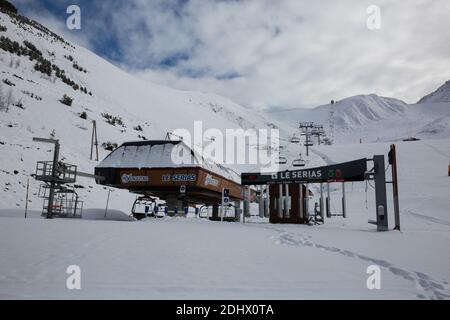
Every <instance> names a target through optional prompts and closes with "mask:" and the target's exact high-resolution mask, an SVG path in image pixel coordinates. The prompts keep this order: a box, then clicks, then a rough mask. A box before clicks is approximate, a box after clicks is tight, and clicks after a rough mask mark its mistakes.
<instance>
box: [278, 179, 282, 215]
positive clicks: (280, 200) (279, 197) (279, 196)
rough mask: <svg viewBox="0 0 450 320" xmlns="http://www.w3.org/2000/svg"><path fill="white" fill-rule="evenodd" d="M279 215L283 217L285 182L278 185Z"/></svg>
mask: <svg viewBox="0 0 450 320" xmlns="http://www.w3.org/2000/svg"><path fill="white" fill-rule="evenodd" d="M278 217H279V218H283V184H281V183H280V184H279V185H278Z"/></svg>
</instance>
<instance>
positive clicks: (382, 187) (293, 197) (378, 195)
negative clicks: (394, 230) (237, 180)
mask: <svg viewBox="0 0 450 320" xmlns="http://www.w3.org/2000/svg"><path fill="white" fill-rule="evenodd" d="M368 162H373V165H374V166H373V168H372V169H371V170H368V168H367V163H368ZM241 180H242V184H243V185H247V186H250V185H259V186H267V189H268V190H269V192H267V191H266V193H267V194H268V195H269V198H270V204H269V206H268V207H269V214H270V222H271V223H298V224H304V223H307V222H308V218H309V215H308V212H307V211H308V209H307V208H308V199H309V188H308V185H309V184H312V183H318V184H320V205H319V208H320V211H319V212H317V215H318V216H320V217H321V218H322V219H323V218H324V215H325V211H326V215H327V216H328V217H331V212H330V203H329V201H330V196H329V184H330V183H342V187H343V194H344V196H343V199H342V201H343V203H342V206H343V215H344V217H345V211H346V208H345V183H347V182H358V181H365V180H374V181H375V200H376V208H377V209H376V225H377V228H378V230H379V231H385V230H387V229H388V216H387V197H386V176H385V161H384V156H383V155H380V156H374V157H373V159H358V160H355V161H350V162H345V163H339V164H334V165H330V166H324V167H318V168H310V169H302V170H293V171H280V172H275V173H268V174H262V173H243V174H242V175H241ZM323 184H326V185H327V191H328V192H327V197H326V198H324V196H323V193H324V192H323ZM324 202H325V210H324V205H323V204H324Z"/></svg>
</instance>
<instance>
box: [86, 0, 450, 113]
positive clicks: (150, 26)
mask: <svg viewBox="0 0 450 320" xmlns="http://www.w3.org/2000/svg"><path fill="white" fill-rule="evenodd" d="M180 2H183V3H184V5H180ZM372 4H376V5H378V6H379V7H381V18H382V28H381V30H378V31H370V30H368V29H367V27H366V19H367V16H366V9H367V7H368V6H369V5H372ZM98 9H99V10H98V19H97V22H96V23H97V28H95V31H94V29H92V30H86V32H87V33H89V32H91V34H87V35H86V36H85V39H88V40H90V41H96V39H95V38H96V37H98V34H99V30H104V31H108V32H113V33H114V35H115V36H116V37H117V39H118V43H119V44H120V52H121V56H120V60H121V61H120V63H121V64H122V66H125V67H126V68H127V69H129V70H131V71H132V72H134V73H136V74H137V75H139V76H141V77H143V78H146V79H149V80H151V81H154V82H158V83H161V84H166V85H170V86H173V87H176V88H180V89H185V90H200V91H210V92H216V93H218V94H221V95H224V96H227V97H230V98H231V99H234V100H235V101H237V102H240V103H242V104H244V105H247V106H253V107H258V108H266V107H270V106H283V107H295V106H315V105H317V104H322V103H328V102H329V101H330V100H331V99H341V98H343V97H346V96H350V95H355V94H364V93H377V94H380V95H385V96H394V97H397V98H400V99H405V100H406V101H408V102H416V101H417V100H418V99H419V98H420V97H421V96H422V95H424V94H426V93H429V92H430V91H432V90H434V89H435V88H437V87H438V86H440V85H441V84H442V83H443V82H444V81H446V80H448V79H449V78H450V76H449V75H450V54H449V53H450V41H448V39H446V38H448V36H447V34H446V33H447V30H449V29H450V19H448V13H449V12H450V1H448V0H410V1H393V0H391V1H388V0H377V1H376V2H373V1H366V0H363V1H361V0H348V1H345V2H344V1H332V0H329V1H326V0H322V1H320V0H319V1H308V0H280V1H273V0H259V1H256V0H255V1H252V0H242V1H238V0H236V1H225V0H223V1H218V0H216V1H213V0H191V1H188V2H186V1H180V0H152V1H146V0H131V1H126V2H122V1H121V2H110V1H102V2H101V3H99V5H98ZM105 21H108V23H107V24H105V23H106V22H105ZM161 62H166V66H162V65H161Z"/></svg>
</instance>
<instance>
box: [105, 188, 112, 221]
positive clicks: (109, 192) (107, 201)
mask: <svg viewBox="0 0 450 320" xmlns="http://www.w3.org/2000/svg"><path fill="white" fill-rule="evenodd" d="M110 194H111V189H108V199H107V200H106V208H105V218H106V214H107V213H108V205H109V196H110Z"/></svg>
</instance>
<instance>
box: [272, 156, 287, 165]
mask: <svg viewBox="0 0 450 320" xmlns="http://www.w3.org/2000/svg"><path fill="white" fill-rule="evenodd" d="M275 163H276V164H286V163H287V159H286V158H285V157H278V159H277V161H276V162H275Z"/></svg>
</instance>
